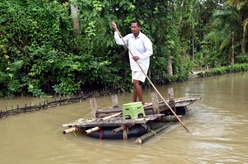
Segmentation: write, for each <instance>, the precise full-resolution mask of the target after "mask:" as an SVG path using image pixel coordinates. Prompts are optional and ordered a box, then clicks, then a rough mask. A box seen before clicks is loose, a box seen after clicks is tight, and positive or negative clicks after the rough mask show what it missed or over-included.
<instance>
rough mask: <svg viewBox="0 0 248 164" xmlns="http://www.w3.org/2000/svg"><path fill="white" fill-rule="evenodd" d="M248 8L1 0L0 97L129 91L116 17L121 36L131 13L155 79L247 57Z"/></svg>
mask: <svg viewBox="0 0 248 164" xmlns="http://www.w3.org/2000/svg"><path fill="white" fill-rule="evenodd" d="M72 7H76V9H78V12H77V13H78V21H79V29H75V27H74V26H73V25H72V24H73V23H72V22H73V21H75V19H74V17H72V15H71V10H72ZM247 9H248V3H247V2H246V1H245V0H243V1H241V0H239V1H238V0H236V1H235V0H228V2H225V1H221V0H208V1H201V0H176V1H164V0H157V1H154V0H139V1H137V0H90V1H89V0H71V1H67V0H2V1H1V2H0V14H1V18H0V24H1V26H0V55H1V58H0V86H1V90H0V96H12V95H15V94H26V93H31V94H32V95H34V96H44V95H46V94H51V93H58V94H66V95H71V94H75V93H77V92H86V91H88V90H98V89H106V88H111V89H122V90H123V89H125V90H130V89H131V88H132V87H131V79H130V69H129V61H128V57H127V49H126V48H125V47H122V46H117V45H116V44H115V41H114V39H113V30H112V28H111V25H110V22H111V21H112V20H113V21H115V22H116V23H117V25H118V29H119V31H120V32H121V33H122V35H123V36H124V35H125V34H127V33H130V29H129V26H130V21H131V20H133V19H139V20H140V21H141V22H142V25H143V26H142V32H144V33H145V34H146V35H147V36H148V37H149V38H150V39H151V40H152V42H153V44H154V55H153V56H152V58H151V67H150V70H149V76H150V77H151V80H152V81H154V82H156V83H166V82H173V81H184V80H186V79H187V78H188V77H189V75H190V72H191V70H192V68H193V67H204V66H207V67H216V66H223V65H225V66H227V65H230V64H231V61H232V62H234V59H235V63H245V62H247V61H248V56H247V51H248V46H247V41H248V40H247V30H246V25H247V23H248V13H247V11H248V10H247ZM76 30H78V31H77V32H75V31H76ZM232 57H233V58H234V59H232ZM231 59H232V60H231ZM145 85H148V84H145Z"/></svg>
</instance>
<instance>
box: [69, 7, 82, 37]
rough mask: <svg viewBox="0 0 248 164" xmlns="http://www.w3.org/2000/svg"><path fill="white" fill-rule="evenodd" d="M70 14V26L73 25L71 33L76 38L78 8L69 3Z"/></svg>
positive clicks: (78, 31)
mask: <svg viewBox="0 0 248 164" xmlns="http://www.w3.org/2000/svg"><path fill="white" fill-rule="evenodd" d="M71 15H72V27H73V34H74V37H75V38H76V37H77V36H78V35H79V33H80V30H79V19H78V8H77V7H76V6H74V5H73V4H71Z"/></svg>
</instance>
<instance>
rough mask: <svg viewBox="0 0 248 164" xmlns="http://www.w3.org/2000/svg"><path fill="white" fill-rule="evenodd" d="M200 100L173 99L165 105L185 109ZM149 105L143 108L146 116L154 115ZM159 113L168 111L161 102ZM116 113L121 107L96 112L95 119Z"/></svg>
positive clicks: (120, 110)
mask: <svg viewBox="0 0 248 164" xmlns="http://www.w3.org/2000/svg"><path fill="white" fill-rule="evenodd" d="M200 99H201V98H178V99H174V102H169V101H167V103H168V104H169V105H170V107H171V108H174V107H175V108H179V107H186V106H188V105H190V104H193V103H194V102H195V101H197V100H200ZM150 104H151V105H149V106H144V111H145V114H146V115H149V114H155V112H154V109H153V106H152V105H153V104H152V103H150ZM159 111H160V112H166V111H169V108H168V106H167V105H166V104H165V103H164V102H163V101H160V102H159ZM117 112H122V107H117V108H109V109H101V110H98V111H97V112H96V118H101V117H106V116H108V115H111V114H114V113H117Z"/></svg>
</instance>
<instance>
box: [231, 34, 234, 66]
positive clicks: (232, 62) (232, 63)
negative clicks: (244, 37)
mask: <svg viewBox="0 0 248 164" xmlns="http://www.w3.org/2000/svg"><path fill="white" fill-rule="evenodd" d="M231 60H232V61H231V65H232V67H234V32H232V58H231Z"/></svg>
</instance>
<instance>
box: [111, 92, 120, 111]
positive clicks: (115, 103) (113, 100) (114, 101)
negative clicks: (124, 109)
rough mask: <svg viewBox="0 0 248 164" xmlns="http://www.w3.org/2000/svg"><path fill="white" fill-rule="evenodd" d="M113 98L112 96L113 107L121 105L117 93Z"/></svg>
mask: <svg viewBox="0 0 248 164" xmlns="http://www.w3.org/2000/svg"><path fill="white" fill-rule="evenodd" d="M111 98H112V104H113V108H117V107H119V103H118V97H117V94H114V95H112V96H111Z"/></svg>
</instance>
